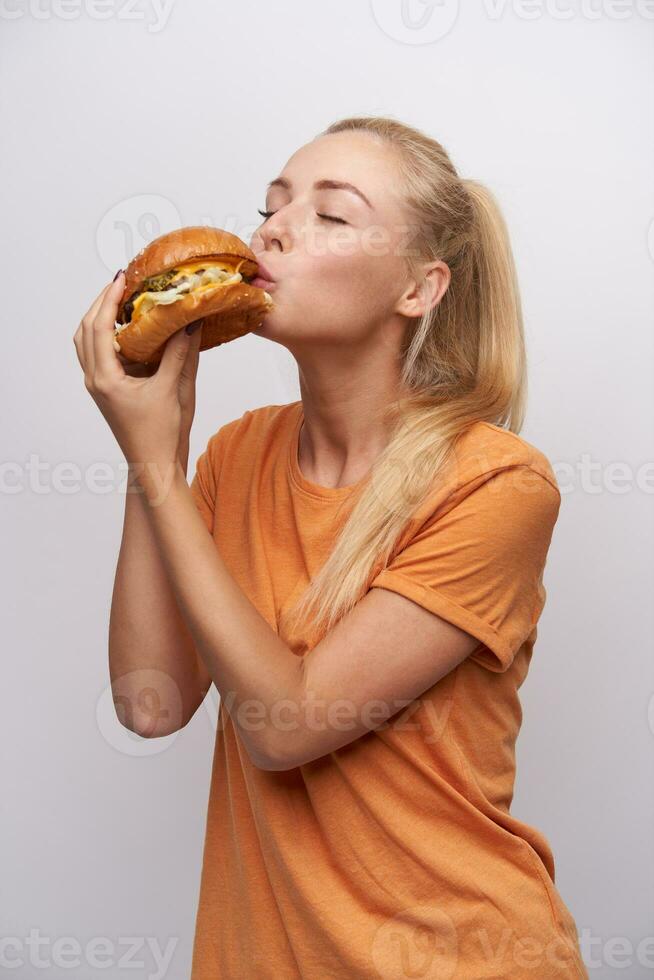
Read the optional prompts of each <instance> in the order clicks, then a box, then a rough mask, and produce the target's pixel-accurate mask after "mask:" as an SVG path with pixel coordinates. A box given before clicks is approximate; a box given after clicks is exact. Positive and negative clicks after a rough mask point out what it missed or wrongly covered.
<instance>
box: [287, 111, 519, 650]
mask: <svg viewBox="0 0 654 980" xmlns="http://www.w3.org/2000/svg"><path fill="white" fill-rule="evenodd" d="M344 131H357V132H363V133H367V134H369V135H370V136H371V137H372V138H374V139H376V140H378V141H380V142H381V143H382V144H383V145H385V146H388V148H389V150H390V151H391V152H392V153H394V155H395V158H396V160H397V164H398V167H399V173H400V175H401V187H400V191H401V193H402V197H403V201H404V204H405V208H406V212H407V215H408V216H409V224H410V227H412V228H414V229H415V232H416V233H415V236H414V237H413V239H412V242H411V250H413V251H414V253H416V254H414V255H412V254H408V255H406V271H407V279H408V277H409V276H413V277H415V278H416V280H417V281H418V282H420V281H421V273H420V265H419V264H420V263H421V262H425V261H435V260H437V259H442V260H443V261H444V262H446V263H447V265H448V266H449V268H450V271H451V280H450V284H449V287H448V289H447V291H446V292H445V295H444V296H443V297H442V299H441V301H440V302H439V303H438V304H437V306H436V307H435V308H433V309H427V310H426V311H425V313H424V314H423V315H422V316H421V317H420V318H418V317H416V318H414V320H408V321H407V330H406V334H405V337H404V341H403V343H402V347H401V351H400V356H401V376H400V391H399V392H398V398H397V400H396V401H395V402H393V403H392V404H391V405H389V406H388V407H387V409H386V411H385V412H384V416H383V418H384V420H385V423H386V424H387V425H388V429H389V432H390V433H391V435H390V440H389V442H388V443H387V444H386V446H385V448H384V450H383V451H382V452H381V453H380V454H379V456H378V457H377V458H376V460H375V463H374V465H373V467H372V469H371V471H370V475H369V478H368V479H366V480H365V481H364V482H363V484H362V485H361V487H357V489H356V490H355V491H354V496H353V498H352V499H353V502H354V506H353V508H352V510H351V512H350V514H349V517H348V518H347V520H346V521H345V523H344V524H343V526H342V527H341V528H340V531H339V533H338V536H337V539H336V541H335V543H334V546H333V549H332V551H331V553H330V555H329V557H328V558H327V560H326V561H325V562H324V564H323V565H322V567H321V568H320V569H319V571H318V572H317V573H316V575H315V576H314V577H313V579H312V580H311V582H310V584H309V585H308V587H307V588H306V589H305V591H304V593H303V594H302V595H301V596H300V597H299V599H298V600H297V601H296V602H295V603H294V604H293V606H292V607H291V608H289V609H288V610H286V611H285V612H284V613H283V615H282V617H281V623H283V624H284V628H286V626H287V625H288V624H290V623H293V624H294V626H295V628H297V625H298V623H300V622H303V623H305V624H310V628H311V631H312V632H313V631H314V630H316V631H317V633H319V634H324V633H326V632H328V631H329V630H330V629H331V628H332V627H333V626H334V625H335V623H336V622H338V620H339V619H341V618H342V617H343V616H344V615H345V614H346V613H347V612H349V611H350V610H351V609H352V607H353V606H354V605H355V604H356V603H357V601H358V600H359V599H360V598H361V597H362V595H364V594H365V592H366V591H367V590H368V587H369V585H368V583H369V582H370V580H371V578H372V577H374V575H375V574H377V573H378V572H379V571H381V570H382V569H383V568H384V567H385V566H386V564H387V563H388V560H389V557H390V556H391V555H392V553H393V548H394V546H395V545H396V544H397V542H398V539H399V537H400V535H401V533H402V531H403V529H404V528H405V526H406V524H407V521H408V520H409V519H410V517H411V515H412V513H414V512H415V510H416V508H417V507H418V506H419V505H420V503H421V502H422V501H423V500H424V499H425V496H426V495H427V494H428V492H429V491H430V489H432V488H433V485H434V479H435V477H436V476H437V474H438V473H439V472H440V471H441V469H442V467H443V466H444V463H445V462H446V461H447V460H448V458H449V457H450V454H451V453H452V451H453V449H454V445H455V443H456V441H457V439H458V438H459V436H460V435H462V434H463V433H464V432H465V431H466V430H467V429H468V428H469V427H470V426H471V425H473V424H474V423H476V422H478V421H479V420H483V421H487V422H490V423H492V424H494V425H497V426H500V427H502V428H505V429H507V430H508V431H510V432H514V433H518V432H519V431H520V429H521V428H522V424H523V420H524V413H525V406H526V398H527V373H526V351H525V339H524V332H523V321H522V309H521V303H520V295H519V290H518V284H517V279H516V273H515V266H514V261H513V255H512V252H511V246H510V243H509V236H508V232H507V228H506V224H505V222H504V219H503V217H502V214H501V212H500V209H499V207H498V204H497V202H496V200H495V198H494V196H493V195H492V193H491V192H490V191H489V190H488V188H486V187H485V186H484V185H483V184H480V183H479V182H477V181H475V180H470V179H464V178H461V177H460V176H459V175H458V174H457V172H456V170H455V168H454V166H453V164H452V162H451V160H450V158H449V156H448V154H447V152H446V151H445V149H444V148H443V147H442V146H441V144H440V143H438V142H437V141H436V140H435V139H432V138H431V137H429V136H427V135H425V134H424V133H422V132H420V131H419V130H417V129H415V128H413V127H412V126H408V125H405V124H404V123H402V122H399V121H397V120H395V119H393V118H389V117H379V116H363V117H351V118H346V119H341V120H339V121H338V122H335V123H333V124H332V125H331V126H329V127H328V128H327V129H326V130H324V132H323V133H321V134H319V135H321V136H322V135H327V134H331V133H340V132H344ZM411 250H410V251H411ZM281 623H280V625H281Z"/></svg>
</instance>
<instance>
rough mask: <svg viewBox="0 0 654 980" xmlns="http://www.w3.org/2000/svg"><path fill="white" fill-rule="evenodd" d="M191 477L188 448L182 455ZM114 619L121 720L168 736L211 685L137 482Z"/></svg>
mask: <svg viewBox="0 0 654 980" xmlns="http://www.w3.org/2000/svg"><path fill="white" fill-rule="evenodd" d="M179 458H180V463H181V464H182V467H183V470H184V472H186V470H187V467H188V448H187V447H184V448H183V449H182V450H180V453H179ZM129 486H130V487H131V491H132V492H128V493H127V494H126V504H125V518H124V523H123V536H122V541H121V547H120V554H119V557H118V565H117V569H116V576H115V581H114V590H113V597H112V604H111V615H110V620H109V673H110V676H111V685H112V691H113V697H114V704H115V706H116V713H117V715H118V718H119V720H120V722H121V724H123V725H124V726H125V727H126V728H128V729H129V730H130V731H133V732H136V733H137V734H139V735H142V736H144V737H156V736H161V735H169V734H171V733H172V732H175V731H177V730H178V729H180V728H182V727H183V726H184V725H186V723H187V722H188V721H189V720H190V719H191V718H192V717H193V715H194V713H195V712H196V710H197V709H198V707H199V705H200V704H201V703H202V701H203V700H204V697H205V695H206V693H207V691H208V690H209V687H210V685H211V677H210V675H209V672H208V671H207V669H206V667H205V665H204V663H203V661H202V659H201V658H200V657H199V655H198V653H197V651H196V649H195V645H194V643H193V639H192V637H191V635H190V633H189V631H188V628H187V626H186V624H185V622H184V620H183V618H182V616H181V614H180V611H179V606H178V603H177V600H176V598H175V595H174V593H173V591H172V589H171V587H170V582H169V580H168V576H167V573H166V571H165V568H164V565H163V564H162V561H161V557H160V554H159V549H158V546H157V542H156V539H155V536H154V533H153V530H152V527H151V524H150V521H149V520H148V516H147V512H146V506H147V505H146V502H145V499H144V498H143V495H142V493H141V492H135V491H139V490H140V487H139V484H138V483H137V482H136V481H135V480H134V479H133V478H132V479H130V483H129Z"/></svg>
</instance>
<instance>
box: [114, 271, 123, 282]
mask: <svg viewBox="0 0 654 980" xmlns="http://www.w3.org/2000/svg"><path fill="white" fill-rule="evenodd" d="M122 271H123V270H122V269H119V270H118V272H117V273H116V275H115V276H114V277H113V279H112V280H111V281H112V282H115V281H116V279H117V278H118V276H119V275H120V274H121V272H122Z"/></svg>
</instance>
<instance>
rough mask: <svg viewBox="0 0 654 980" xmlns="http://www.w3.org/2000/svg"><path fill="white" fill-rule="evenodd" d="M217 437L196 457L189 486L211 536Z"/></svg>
mask: <svg viewBox="0 0 654 980" xmlns="http://www.w3.org/2000/svg"><path fill="white" fill-rule="evenodd" d="M217 435H218V433H215V434H214V435H213V436H211V438H210V439H209V442H208V443H207V446H206V448H205V450H204V451H203V452H202V453H200V455H199V456H198V459H197V462H196V464H195V475H194V476H193V479H192V481H191V484H190V489H191V493H192V494H193V498H194V500H195V503H196V506H197V508H198V510H199V511H200V514H201V515H202V519H203V520H204V522H205V524H206V525H207V528H208V529H209V532H210V533H211V534H213V530H214V513H215V509H216V484H217V474H218V467H219V465H220V463H219V460H218V447H217Z"/></svg>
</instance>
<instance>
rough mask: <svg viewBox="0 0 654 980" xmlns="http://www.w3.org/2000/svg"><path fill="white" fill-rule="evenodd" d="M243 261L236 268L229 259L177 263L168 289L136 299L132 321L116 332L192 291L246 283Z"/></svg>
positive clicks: (123, 324) (152, 292)
mask: <svg viewBox="0 0 654 980" xmlns="http://www.w3.org/2000/svg"><path fill="white" fill-rule="evenodd" d="M243 261H244V260H243V259H241V260H240V261H238V262H237V263H236V268H234V267H233V266H229V265H227V263H225V262H206V261H205V262H202V261H196V262H187V263H185V264H184V265H180V266H177V272H176V274H175V276H174V277H173V278H172V279H171V280H170V284H169V286H168V288H167V289H162V290H159V291H151V292H150V291H146V292H144V293H140V295H139V296H137V298H136V299H135V300H134V307H133V310H132V318H131V320H130V321H129V323H122V324H119V325H118V327H117V328H116V332H119V331H120V330H124V329H125V327H128V326H130V325H131V324H132V323H134V322H135V321H136V320H138V319H139V317H141V316H143V314H144V313H147V312H148V311H149V310H151V309H152V307H153V306H157V305H159V304H162V305H165V304H168V303H174V302H176V301H177V300H178V299H181V298H182V297H183V296H188V294H189V293H191V292H193V293H195V294H197V293H204V292H206V291H207V290H210V289H215V288H216V287H217V286H226V285H229V284H230V283H234V282H242V280H243V276H242V275H241V273H240V272H239V271H238V270H239V269H240V268H241V266H242V264H243ZM198 269H202V270H203V271H202V272H198V271H197V270H198Z"/></svg>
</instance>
